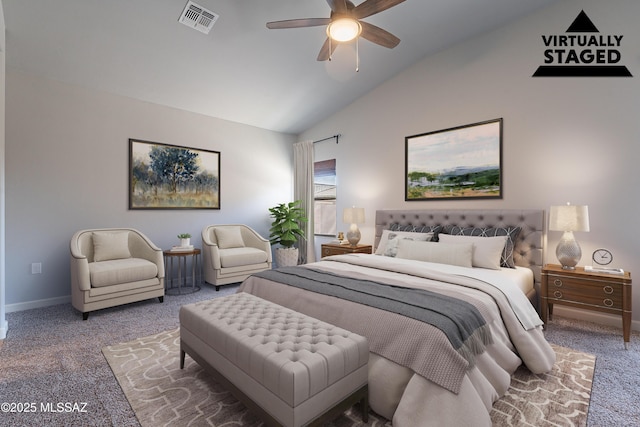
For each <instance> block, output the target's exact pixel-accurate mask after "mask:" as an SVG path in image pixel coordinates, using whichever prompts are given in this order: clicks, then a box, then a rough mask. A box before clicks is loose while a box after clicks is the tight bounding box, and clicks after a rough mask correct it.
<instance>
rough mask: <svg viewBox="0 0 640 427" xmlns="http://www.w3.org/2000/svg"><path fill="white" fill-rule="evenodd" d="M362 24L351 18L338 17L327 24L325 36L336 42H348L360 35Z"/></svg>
mask: <svg viewBox="0 0 640 427" xmlns="http://www.w3.org/2000/svg"><path fill="white" fill-rule="evenodd" d="M361 32H362V26H361V25H360V23H359V22H358V21H357V20H355V19H353V18H340V19H336V20H335V21H333V22H331V23H330V24H329V25H327V36H329V37H331V39H332V40H335V41H337V42H348V41H351V40H353V39H355V38H356V37H358V36H359V35H360V33H361Z"/></svg>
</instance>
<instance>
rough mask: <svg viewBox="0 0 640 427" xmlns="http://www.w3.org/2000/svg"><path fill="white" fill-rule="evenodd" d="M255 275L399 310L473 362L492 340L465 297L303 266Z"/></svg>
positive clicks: (398, 311) (353, 300) (373, 305)
mask: <svg viewBox="0 0 640 427" xmlns="http://www.w3.org/2000/svg"><path fill="white" fill-rule="evenodd" d="M254 276H257V277H261V278H264V279H267V280H271V281H274V282H279V283H283V284H286V285H289V286H295V287H299V288H302V289H305V290H308V291H311V292H316V293H320V294H324V295H330V296H334V297H337V298H341V299H345V300H348V301H352V302H356V303H359V304H364V305H368V306H370V307H374V308H378V309H381V310H386V311H389V312H392V313H396V314H400V315H403V316H406V317H409V318H412V319H415V320H419V321H421V322H424V323H427V324H430V325H432V326H434V327H436V328H438V329H439V330H441V331H442V332H443V333H444V334H445V335H446V337H447V339H448V340H449V342H450V343H451V345H452V347H453V348H454V349H455V350H456V351H457V352H458V353H459V354H460V355H461V356H462V357H464V358H465V360H467V361H468V362H469V366H473V365H474V356H475V355H477V354H481V353H482V352H484V350H485V345H487V344H491V342H492V338H491V333H490V330H489V328H488V326H487V325H486V322H485V320H484V318H483V317H482V315H481V314H480V312H479V311H478V309H477V308H476V307H475V306H473V305H472V304H469V303H468V302H466V301H462V300H459V299H457V298H452V297H450V296H446V295H441V294H438V293H435V292H431V291H427V290H423V289H409V288H403V287H398V286H393V285H389V284H386V283H381V282H376V281H372V280H362V279H355V278H350V277H346V276H341V275H338V274H334V273H328V272H323V271H318V270H313V269H310V268H305V267H285V268H280V269H277V270H265V271H262V272H260V273H256V274H254Z"/></svg>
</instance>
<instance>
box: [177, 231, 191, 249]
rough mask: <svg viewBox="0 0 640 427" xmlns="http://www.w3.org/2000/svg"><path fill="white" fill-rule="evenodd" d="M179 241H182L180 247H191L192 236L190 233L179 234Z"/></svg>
mask: <svg viewBox="0 0 640 427" xmlns="http://www.w3.org/2000/svg"><path fill="white" fill-rule="evenodd" d="M178 239H180V246H190V245H191V234H189V233H182V234H178Z"/></svg>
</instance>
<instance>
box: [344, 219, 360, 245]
mask: <svg viewBox="0 0 640 427" xmlns="http://www.w3.org/2000/svg"><path fill="white" fill-rule="evenodd" d="M360 237H361V236H360V230H358V226H357V225H356V224H351V227H349V231H347V240H348V241H349V243H350V244H351V246H356V245H357V244H358V242H359V241H360Z"/></svg>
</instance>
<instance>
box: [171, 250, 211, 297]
mask: <svg viewBox="0 0 640 427" xmlns="http://www.w3.org/2000/svg"><path fill="white" fill-rule="evenodd" d="M162 253H163V254H164V270H165V293H166V294H167V295H185V294H191V293H193V292H198V291H199V290H200V286H198V284H199V283H200V279H201V278H202V271H201V269H200V268H198V267H199V264H198V261H199V259H200V249H198V248H194V249H191V250H171V249H167V250H164V251H162ZM174 258H175V259H177V261H178V277H177V279H178V285H177V286H176V285H175V284H174V280H175V279H174V277H173V276H174V274H173V260H174ZM187 258H191V286H190V287H189V286H187ZM183 266H184V278H183V277H182V275H183V273H182V272H183ZM196 272H198V276H199V278H198V276H196ZM183 284H184V286H182V285H183Z"/></svg>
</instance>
